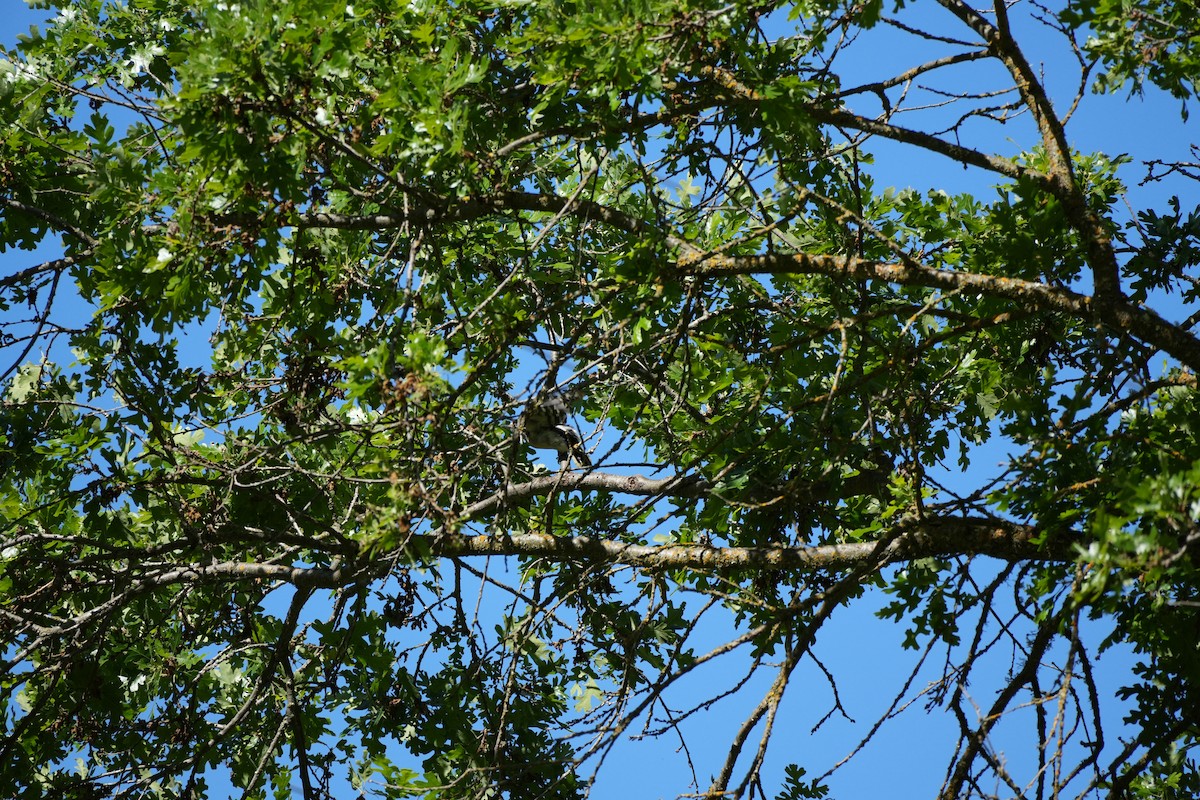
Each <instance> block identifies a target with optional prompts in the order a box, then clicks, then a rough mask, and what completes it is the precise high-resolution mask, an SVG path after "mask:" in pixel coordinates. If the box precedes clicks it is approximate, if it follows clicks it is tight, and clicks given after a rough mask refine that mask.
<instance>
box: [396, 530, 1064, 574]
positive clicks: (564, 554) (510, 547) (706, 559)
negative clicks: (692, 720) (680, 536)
mask: <svg viewBox="0 0 1200 800" xmlns="http://www.w3.org/2000/svg"><path fill="white" fill-rule="evenodd" d="M1037 535H1038V529H1037V528H1034V527H1032V526H1028V525H1018V524H1015V523H1006V522H1000V521H996V520H987V519H981V518H958V519H954V518H952V519H934V520H926V521H924V522H922V523H920V524H913V525H911V527H910V528H909V529H908V530H906V531H905V532H904V533H902V534H900V535H899V536H897V537H896V538H895V539H894V540H892V541H891V542H889V543H887V544H883V545H881V543H880V542H876V541H869V542H853V543H847V544H833V545H821V546H817V547H710V546H708V545H700V544H666V545H644V544H626V543H624V542H614V541H610V540H607V539H596V538H591V537H586V536H571V537H568V536H552V535H550V534H543V533H524V534H518V535H515V536H442V537H415V538H414V541H413V542H411V543H410V547H415V548H425V547H428V552H430V553H431V554H433V555H437V556H513V555H521V556H529V557H541V558H548V559H551V560H554V561H591V562H612V563H618V564H628V565H630V566H636V567H642V568H645V569H654V570H660V569H697V570H725V569H750V570H754V571H758V572H783V571H794V570H798V571H807V570H813V569H846V568H849V567H854V566H859V565H862V564H864V563H866V562H869V561H871V560H877V561H878V563H880V564H883V563H889V562H894V561H909V560H914V559H919V558H930V557H934V556H973V555H986V556H992V557H994V558H1000V559H1004V560H1006V561H1028V560H1042V561H1070V560H1072V559H1073V558H1074V556H1075V551H1074V548H1073V546H1072V544H1071V542H1070V541H1069V540H1065V539H1064V540H1062V541H1057V542H1054V543H1051V544H1043V543H1039V542H1038V541H1037V538H1038V536H1037Z"/></svg>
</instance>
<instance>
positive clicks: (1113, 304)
mask: <svg viewBox="0 0 1200 800" xmlns="http://www.w3.org/2000/svg"><path fill="white" fill-rule="evenodd" d="M676 269H677V270H678V272H679V274H681V275H705V276H720V275H786V274H791V275H829V276H832V277H844V278H851V279H854V280H872V279H873V280H881V281H888V282H889V283H896V284H900V285H904V286H927V287H931V288H938V289H946V290H948V291H965V292H975V293H979V294H985V295H988V296H990V297H1002V298H1005V299H1008V300H1013V301H1016V302H1018V303H1020V304H1021V307H1022V308H1038V309H1042V310H1046V311H1058V312H1060V313H1064V314H1069V315H1071V316H1073V317H1076V318H1078V319H1083V320H1087V321H1089V322H1099V323H1102V324H1104V325H1107V326H1109V327H1111V328H1113V329H1115V330H1120V331H1125V332H1127V333H1130V334H1132V335H1133V336H1136V337H1137V338H1139V339H1141V340H1143V341H1145V342H1148V343H1150V344H1152V345H1154V346H1155V347H1157V348H1159V349H1161V350H1163V351H1164V352H1166V353H1169V354H1170V355H1172V356H1174V357H1175V358H1177V359H1179V361H1180V362H1181V363H1182V364H1184V365H1186V366H1187V367H1189V368H1190V369H1191V370H1192V371H1193V372H1200V339H1197V338H1196V337H1195V336H1193V335H1192V334H1191V333H1189V332H1188V331H1186V330H1184V329H1182V328H1180V327H1178V326H1175V325H1172V324H1171V323H1170V322H1168V321H1167V320H1165V319H1163V318H1162V317H1160V316H1159V315H1158V314H1156V313H1154V312H1153V311H1151V310H1150V309H1148V308H1145V307H1143V306H1135V305H1132V304H1130V303H1127V302H1124V301H1121V300H1116V299H1108V300H1097V299H1096V298H1093V297H1089V296H1087V295H1083V294H1079V293H1077V292H1072V291H1070V290H1069V289H1060V288H1057V287H1054V286H1049V285H1047V284H1044V283H1037V282H1035V281H1026V280H1021V279H1019V278H1007V277H1004V276H1002V275H984V274H980V273H976V272H961V271H957V270H948V269H935V268H933V267H926V266H923V265H920V264H912V263H899V264H893V263H889V262H885V261H871V260H868V259H862V258H855V257H853V256H834V255H816V254H810V253H767V254H763V255H756V256H730V255H725V254H700V253H696V252H693V253H691V254H686V255H683V256H681V257H680V259H679V261H678V262H677V263H676Z"/></svg>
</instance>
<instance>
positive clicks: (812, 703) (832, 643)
mask: <svg viewBox="0 0 1200 800" xmlns="http://www.w3.org/2000/svg"><path fill="white" fill-rule="evenodd" d="M0 2H3V3H4V10H5V15H4V16H3V17H0V42H3V43H4V44H11V43H13V42H14V41H15V39H16V37H17V35H18V34H21V33H24V32H26V31H27V29H28V27H29V25H30V24H33V23H35V22H36V21H38V20H39V19H42V18H44V17H45V12H42V11H33V10H30V9H28V8H27V7H26V6H25V4H24V3H23V2H21V0H0ZM945 13H946V12H943V11H942V10H941V9H940V8H934V9H933V10H932V11H930V14H931V17H930V20H931V21H932V22H933V24H939V23H938V22H937V20H936V16H937V15H938V14H945ZM1029 33H1030V35H1031V41H1034V42H1036V43H1037V44H1036V45H1034V46H1032V47H1031V48H1030V53H1031V56H1032V57H1034V58H1037V59H1040V60H1042V62H1043V65H1044V74H1045V75H1046V83H1047V86H1048V87H1049V88H1050V90H1051V93H1052V95H1053V98H1054V99H1055V101H1056V102H1057V103H1058V104H1059V106H1060V107H1062V106H1063V105H1065V104H1066V103H1067V102H1068V101H1069V99H1070V98H1071V96H1072V95H1073V93H1074V91H1075V89H1076V85H1077V82H1076V79H1075V71H1074V69H1073V65H1072V63H1071V61H1070V56H1069V52H1065V51H1064V49H1063V48H1061V47H1058V46H1057V44H1056V43H1057V41H1058V40H1057V39H1054V38H1053V37H1051V36H1050V35H1049V33H1048V32H1046V31H1040V30H1038V29H1037V28H1036V27H1033V28H1030V29H1029ZM898 41H899V40H898V39H897V38H896V34H895V33H894V32H892V31H888V30H884V29H880V30H877V31H871V32H868V33H866V34H864V35H863V37H862V39H861V40H860V41H859V42H858V43H857V44H856V47H857V48H858V52H860V53H862V54H863V55H862V58H861V60H860V62H859V63H860V64H861V70H860V71H861V79H862V80H863V81H868V80H871V79H873V78H878V77H881V76H886V75H890V74H894V73H895V72H896V71H898V69H903V68H905V67H908V66H912V65H913V64H914V63H916V62H917V60H918V56H916V55H913V54H912V53H911V51H910V50H908V49H907V48H906V47H904V46H900V45H899V44H898ZM1052 44H1054V45H1055V47H1054V49H1053V50H1050V49H1046V50H1042V49H1041V46H1042V45H1044V46H1045V47H1047V48H1049V47H1050V46H1051V45H1052ZM856 77H857V76H856ZM987 80H988V76H987V74H986V72H981V73H980V81H981V84H983V85H986V83H987ZM848 82H849V81H847V83H848ZM972 130H973V129H972ZM980 133H981V134H982V135H984V136H986V137H988V141H989V142H990V143H991V146H992V147H993V148H994V150H995V151H996V152H999V153H1001V154H1004V155H1009V154H1012V153H1014V152H1016V151H1017V150H1019V149H1021V148H1022V147H1025V146H1027V143H1028V142H1029V141H1031V138H1030V136H1029V128H1028V123H1027V122H1026V121H1024V120H1017V121H1015V122H1013V123H1010V125H1008V126H1005V127H999V126H993V127H991V128H989V129H988V130H987V131H982V130H981V131H980ZM1009 136H1011V139H1010V138H1008V137H1009ZM1068 137H1069V139H1070V141H1071V143H1072V144H1073V145H1074V146H1075V147H1076V148H1077V149H1078V150H1080V151H1083V152H1093V151H1103V152H1105V153H1108V154H1109V155H1116V154H1120V153H1130V154H1132V155H1134V157H1135V158H1137V159H1141V158H1156V159H1161V160H1164V161H1173V160H1189V159H1190V158H1191V155H1190V154H1189V149H1188V148H1189V146H1190V145H1191V144H1193V143H1194V142H1195V141H1196V139H1195V137H1194V136H1190V135H1189V129H1188V126H1187V125H1186V124H1185V123H1184V122H1183V121H1182V120H1181V118H1180V114H1179V103H1178V101H1176V100H1173V99H1171V98H1168V97H1164V96H1161V95H1159V94H1157V93H1155V92H1152V91H1151V92H1148V93H1147V96H1146V97H1145V98H1144V99H1142V98H1132V99H1131V98H1128V97H1126V96H1125V95H1108V96H1102V97H1097V96H1094V95H1089V96H1087V97H1085V98H1084V101H1083V103H1082V104H1081V106H1080V108H1079V110H1078V111H1077V113H1076V115H1075V117H1074V119H1073V120H1072V121H1071V123H1070V125H1069V126H1068ZM866 149H867V150H870V151H872V152H873V153H874V154H875V157H876V163H875V165H874V166H873V167H871V168H870V171H871V172H872V173H873V174H874V175H875V176H876V179H877V183H878V185H879V186H885V185H894V186H897V187H912V188H914V189H917V190H918V191H928V190H931V189H935V188H938V189H945V190H947V191H950V192H952V193H953V192H957V191H974V192H977V193H981V194H984V196H986V192H987V191H988V189H987V187H988V186H989V185H991V184H992V183H996V182H998V181H997V179H996V178H995V177H993V176H987V175H980V174H979V173H978V172H975V171H966V170H963V169H962V168H961V166H959V165H957V164H955V163H952V162H949V161H947V160H945V159H942V158H939V157H918V158H914V156H913V153H912V151H911V150H910V149H908V148H905V149H903V151H899V150H898V148H896V146H894V145H891V144H889V143H886V142H879V141H875V142H871V143H868V144H867V145H866ZM1121 174H1122V176H1123V177H1124V179H1125V180H1126V182H1127V185H1128V186H1129V197H1128V199H1129V202H1130V205H1131V206H1132V207H1133V208H1134V209H1140V208H1147V207H1153V208H1163V207H1165V203H1166V199H1167V198H1168V197H1170V196H1171V195H1172V194H1179V195H1181V196H1182V197H1183V199H1184V201H1185V207H1186V206H1189V205H1190V206H1194V205H1195V204H1196V202H1197V197H1196V196H1195V195H1194V194H1192V195H1190V196H1189V195H1188V194H1187V193H1188V192H1189V191H1192V192H1194V186H1188V185H1186V184H1182V183H1178V184H1171V183H1166V184H1151V185H1148V186H1138V185H1137V184H1138V182H1139V181H1140V180H1141V179H1142V178H1143V177H1144V175H1145V167H1144V166H1142V165H1141V163H1140V161H1135V162H1134V163H1132V164H1130V165H1127V166H1126V167H1124V169H1123V170H1122V173H1121ZM35 258H36V257H35V256H33V255H31V254H29V253H26V252H22V251H9V252H7V253H4V254H2V255H0V274H7V273H10V272H12V271H15V270H18V269H21V268H23V267H26V266H29V265H30V264H31V263H35ZM1158 310H1159V311H1160V312H1161V313H1163V314H1164V315H1165V316H1168V317H1173V316H1176V314H1177V313H1179V311H1180V309H1178V308H1177V307H1172V306H1171V305H1170V303H1169V302H1168V303H1167V304H1166V305H1165V306H1163V307H1160V308H1159V309H1158ZM1004 455H1005V452H1004V447H1003V445H1002V444H1001V445H997V446H993V447H991V448H988V449H987V450H986V451H981V452H980V458H981V459H983V460H984V461H985V462H986V461H991V462H992V463H990V464H987V463H985V464H984V465H983V468H985V469H986V468H991V467H994V466H995V463H996V462H999V461H1001V460H1003V458H1004ZM496 568H498V566H497V567H496ZM983 571H984V572H986V569H985V570H983ZM886 601H887V598H886V597H883V596H882V595H880V594H879V593H872V594H871V595H869V596H868V597H867V598H865V599H864V600H863V601H860V602H859V603H856V604H855V605H853V606H852V607H849V608H845V609H840V610H839V611H837V612H836V613H835V614H834V617H833V619H832V620H831V621H830V622H828V623H827V624H826V626H825V628H824V629H823V631H822V635H821V638H820V640H819V641H818V644H817V646H816V648H815V653H816V655H817V657H818V658H820V659H821V660H822V663H823V664H824V665H825V666H826V667H827V668H828V669H829V670H830V671H831V672H832V673H833V674H834V675H836V676H837V677H838V688H839V692H840V695H841V700H842V703H843V705H844V706H845V708H846V711H847V712H848V714H849V715H850V716H851V717H853V718H854V720H855V721H856V722H854V723H851V722H849V721H847V720H846V719H844V718H842V717H841V716H840V715H836V714H835V715H834V716H833V717H831V718H830V719H829V720H828V721H827V722H826V723H824V725H823V726H822V727H821V728H820V729H819V730H818V731H817V732H816V733H815V734H813V733H810V731H811V730H812V728H813V727H814V726H815V725H816V724H817V723H818V722H819V721H820V720H821V719H822V718H823V717H825V715H826V713H827V712H828V711H829V710H830V703H831V699H830V692H829V690H828V687H827V684H826V679H825V677H824V676H823V675H822V673H821V670H820V669H818V668H817V666H816V665H815V664H813V663H812V662H807V663H806V664H805V665H804V666H802V667H801V669H800V670H798V671H797V673H796V675H795V676H794V677H793V681H792V685H791V686H790V688H789V694H788V696H787V699H786V700H785V702H784V705H783V708H782V710H781V717H780V721H779V723H778V724H779V726H780V728H779V730H777V732H776V735H775V741H774V745H773V750H772V756H771V757H770V759H769V761H768V770H767V777H768V779H770V780H774V781H776V782H778V781H779V779H780V776H781V775H782V767H783V765H784V764H786V763H788V762H789V761H792V760H796V761H800V762H802V763H808V764H814V765H819V764H826V765H829V766H832V765H833V764H834V763H836V762H837V761H838V760H839V759H841V758H842V757H843V756H845V755H848V754H849V752H850V750H851V749H852V748H853V747H854V745H855V744H856V743H857V742H858V741H859V739H860V738H861V737H862V736H864V735H865V734H866V732H867V730H868V729H869V727H870V725H871V724H872V723H873V722H874V719H875V715H876V714H877V713H879V711H880V709H881V708H883V707H886V705H887V703H888V702H890V701H891V699H892V697H893V696H894V695H895V693H896V692H898V691H899V690H900V688H901V686H902V685H903V683H904V681H905V679H906V678H907V677H908V675H909V672H910V671H911V670H912V669H913V666H914V665H915V661H916V659H917V657H918V654H917V653H914V652H912V651H904V650H902V648H901V647H900V642H901V640H902V637H903V628H902V627H901V626H898V625H896V624H894V623H891V622H887V621H883V620H880V619H878V618H877V617H875V616H874V612H875V611H876V610H877V609H878V608H879V607H881V606H882V605H883V604H884V603H885V602H886ZM725 632H726V631H724V630H712V631H711V632H709V633H706V636H711V637H712V640H713V642H714V643H715V642H717V641H718V640H720V639H721V638H722V636H721V635H722V634H723V633H725ZM933 660H934V661H936V659H933ZM994 662H995V663H993V664H991V665H990V669H992V670H993V675H994V676H995V677H996V679H997V682H1000V681H1002V679H1003V675H1004V674H1005V671H1006V670H1007V669H1008V668H1010V667H1011V663H1010V662H1009V661H1008V659H1006V658H1005V657H1004V655H1003V654H997V657H996V658H995V659H994ZM744 663H745V662H744V661H738V660H737V659H734V660H732V661H731V662H725V663H722V664H721V665H719V666H714V667H713V668H712V673H711V674H710V675H708V676H707V677H706V675H705V673H703V672H702V673H700V674H698V675H697V676H694V678H695V679H696V682H695V683H694V684H685V685H684V686H683V687H681V688H680V691H681V692H685V693H686V692H690V691H693V690H694V691H704V689H705V687H706V686H710V685H722V684H725V683H728V681H729V679H730V677H731V676H733V675H737V674H738V672H739V669H740V668H741V667H742V666H744ZM739 665H740V666H739ZM1129 665H1130V660H1129V657H1128V654H1125V653H1122V652H1119V651H1112V652H1111V653H1109V654H1106V655H1105V656H1104V657H1102V658H1101V659H1100V661H1099V662H1098V663H1097V665H1096V666H1097V679H1098V682H1099V683H1100V684H1101V694H1102V696H1109V697H1111V696H1113V694H1112V693H1113V692H1114V691H1115V689H1116V687H1117V686H1119V684H1120V680H1121V679H1122V678H1123V677H1124V676H1125V675H1126V674H1127V670H1128V667H1129ZM940 666H941V665H940V664H932V665H927V667H926V669H925V671H924V672H922V673H920V674H919V676H918V678H917V679H916V681H915V682H914V686H916V687H921V686H923V685H924V684H925V682H926V681H928V680H930V679H932V678H933V677H935V676H936V675H937V674H938V673H939V672H940ZM766 677H768V676H767V675H764V676H763V678H760V679H756V680H755V681H752V682H751V683H750V684H748V686H747V687H746V689H745V691H744V692H743V693H742V694H741V695H740V697H741V698H742V700H741V701H739V700H738V698H731V699H730V700H729V701H727V702H726V701H723V702H722V703H719V704H717V705H716V706H715V707H714V708H713V709H712V710H711V711H709V712H706V713H703V714H700V715H698V716H696V717H694V718H693V719H692V720H691V721H690V722H689V723H688V724H687V726H686V728H687V729H688V730H689V733H690V735H689V737H688V744H689V747H690V748H691V757H692V759H693V761H694V763H695V764H696V766H697V767H698V768H699V773H700V774H699V777H700V781H701V788H704V784H705V780H706V779H707V778H708V776H709V774H710V773H711V772H714V771H716V769H717V768H718V767H719V765H720V762H721V760H722V759H723V757H724V754H725V752H726V748H727V747H728V739H729V735H730V734H731V733H732V731H733V730H734V729H735V728H736V726H737V725H738V724H740V722H741V720H742V718H743V716H744V713H745V710H746V709H747V707H748V705H747V703H749V704H751V705H752V704H753V703H754V702H756V701H757V699H758V698H759V697H761V696H762V693H763V692H764V691H765V690H766V688H767V683H766V681H765V680H764V679H765V678H766ZM976 685H978V687H979V691H980V693H981V694H980V698H979V703H980V705H981V706H984V707H986V705H988V704H989V703H990V702H991V696H990V695H989V694H987V692H988V691H989V688H990V684H989V683H988V682H985V681H982V680H977V681H976ZM810 686H811V687H812V691H808V690H807V687H810ZM669 697H671V698H672V701H673V702H675V701H677V702H675V705H676V707H683V706H686V705H688V703H687V698H686V697H675V696H670V695H669ZM1116 702H1117V701H1116V700H1115V698H1114V700H1113V703H1116ZM1115 716H1116V715H1114V718H1115ZM1014 723H1019V720H1014ZM1032 730H1033V728H1032V724H1030V727H1028V728H1026V729H1025V730H1024V733H1025V734H1030V735H1031V733H1032ZM713 732H715V735H712V734H713ZM956 734H957V724H956V723H955V722H954V720H953V719H952V718H950V717H949V715H948V714H946V713H945V712H941V711H935V712H934V713H932V714H926V713H925V711H924V710H923V707H922V703H921V702H920V701H918V702H917V703H916V704H915V706H914V707H913V708H911V709H909V711H908V712H907V713H906V714H905V715H904V717H903V718H902V719H901V720H898V721H896V722H894V723H892V724H890V725H888V726H885V727H884V729H883V730H882V732H881V733H880V734H879V737H878V739H877V740H876V742H875V743H874V744H873V746H872V747H870V748H868V750H866V751H865V752H864V753H862V754H859V755H858V756H856V760H855V762H854V763H852V764H851V765H849V766H848V767H847V768H846V769H845V770H843V771H839V772H837V773H835V774H834V776H833V778H831V780H830V785H831V786H832V787H833V788H834V796H836V797H841V798H851V797H858V796H867V795H868V793H869V794H874V795H878V794H881V793H882V794H883V795H884V796H888V797H895V798H905V797H930V796H932V795H933V793H934V792H935V791H936V789H937V787H938V785H939V784H940V782H941V780H942V778H943V774H942V770H943V769H944V768H945V758H946V756H947V754H948V752H949V749H948V748H949V745H950V743H951V742H952V741H953V739H954V737H955V735H956ZM1021 734H1022V731H1020V730H1019V729H1018V728H1017V725H1016V724H1014V726H1013V729H1012V730H1011V731H1009V730H1007V729H1006V730H1002V731H1001V732H1000V734H999V736H998V741H1000V742H1004V741H1011V742H1013V743H1014V748H1015V747H1016V743H1017V742H1018V741H1019V740H1020V739H1021ZM1007 737H1011V739H1009V738H1007ZM752 741H753V740H752ZM1014 752H1017V750H1016V749H1014ZM1020 753H1021V756H1022V757H1023V756H1024V754H1025V751H1024V750H1021V751H1020ZM931 754H933V757H932V758H931ZM626 758H628V762H626V761H625V759H626ZM819 771H820V770H819V769H818V770H817V772H819ZM812 776H813V775H812V774H810V776H809V777H812ZM689 779H690V775H689V773H688V771H687V769H686V762H685V761H684V759H683V758H682V756H680V755H679V754H677V753H675V752H674V751H673V749H672V748H671V746H670V745H669V744H665V743H664V744H660V745H656V746H647V744H646V743H645V742H626V743H624V744H622V745H620V746H619V747H618V748H617V750H616V751H614V753H613V755H612V756H611V757H610V758H609V762H608V764H607V765H606V771H605V772H604V773H602V782H601V783H600V784H599V785H598V787H597V790H596V793H595V794H594V796H595V797H599V798H609V797H618V796H621V795H629V796H631V797H637V798H639V800H643V799H648V798H655V797H664V798H669V797H674V796H675V795H677V794H679V793H681V792H684V791H687V789H686V784H687V781H688V780H689ZM767 789H768V793H769V794H771V793H773V791H774V787H773V786H771V785H770V784H768V786H767Z"/></svg>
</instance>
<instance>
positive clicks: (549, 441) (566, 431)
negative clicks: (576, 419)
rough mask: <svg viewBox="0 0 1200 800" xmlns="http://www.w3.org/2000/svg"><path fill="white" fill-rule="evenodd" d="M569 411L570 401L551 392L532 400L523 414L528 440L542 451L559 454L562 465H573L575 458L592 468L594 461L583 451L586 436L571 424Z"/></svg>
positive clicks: (526, 439) (559, 393)
mask: <svg viewBox="0 0 1200 800" xmlns="http://www.w3.org/2000/svg"><path fill="white" fill-rule="evenodd" d="M568 412H569V408H568V407H567V398H566V397H564V396H563V395H562V393H561V392H549V393H547V394H545V395H543V396H541V397H535V398H534V399H533V400H531V401H529V404H528V405H527V406H525V413H524V414H523V415H522V428H523V430H524V433H525V441H526V442H528V443H529V446H530V447H536V448H538V449H539V450H556V451H558V462H559V464H560V465H561V466H563V467H566V466H569V465H570V462H571V459H572V458H574V459H575V460H576V461H578V462H579V463H580V464H581V465H582V466H585V467H590V466H591V465H592V460H591V459H590V458H588V454H587V451H586V450H584V449H583V437H582V436H580V435H579V431H577V430H575V429H574V428H573V427H571V424H570V423H569V422H568V421H567V415H568Z"/></svg>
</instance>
